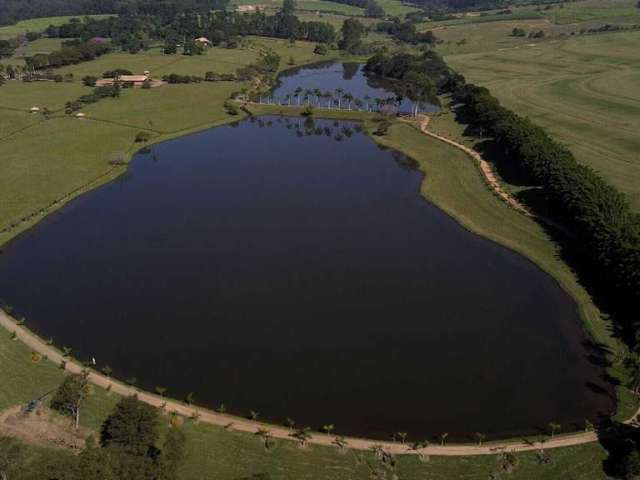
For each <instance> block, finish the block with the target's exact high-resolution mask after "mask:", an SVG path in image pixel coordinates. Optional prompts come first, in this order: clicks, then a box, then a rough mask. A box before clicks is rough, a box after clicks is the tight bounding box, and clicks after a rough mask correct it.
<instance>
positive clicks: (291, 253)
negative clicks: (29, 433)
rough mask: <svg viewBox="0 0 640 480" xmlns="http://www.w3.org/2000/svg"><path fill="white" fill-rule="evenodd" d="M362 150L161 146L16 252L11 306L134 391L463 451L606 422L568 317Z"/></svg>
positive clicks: (347, 136)
mask: <svg viewBox="0 0 640 480" xmlns="http://www.w3.org/2000/svg"><path fill="white" fill-rule="evenodd" d="M358 130H359V129H358V128H357V125H355V124H353V123H350V122H340V123H335V122H330V121H318V120H317V121H315V123H313V122H309V121H307V122H306V124H305V122H304V120H302V119H298V118H275V117H262V118H259V119H257V120H253V121H251V120H245V121H242V122H240V123H239V124H237V125H234V126H224V127H219V128H215V129H212V130H208V131H204V132H201V133H197V134H194V135H189V136H187V137H183V138H179V139H177V140H173V141H169V142H165V143H162V144H159V145H157V146H155V147H153V150H152V151H151V152H149V153H141V154H139V155H137V156H136V157H135V159H134V161H133V163H132V164H131V166H130V168H129V170H128V172H127V173H126V174H125V175H123V176H122V177H121V178H119V179H117V180H115V181H113V182H112V183H110V184H108V185H106V186H104V187H102V188H100V189H97V190H95V191H92V192H90V193H88V194H86V195H84V196H82V197H81V198H80V199H78V200H76V201H74V202H72V203H71V204H70V205H68V206H67V207H65V208H64V209H62V210H61V211H60V213H58V214H55V215H52V216H50V217H49V218H47V219H46V220H44V221H43V222H41V223H40V224H39V225H38V226H36V227H35V228H33V229H32V230H31V231H30V232H28V233H27V234H25V235H22V236H21V237H19V238H18V239H16V240H15V241H13V242H12V243H10V244H9V245H8V246H6V248H5V250H4V252H3V254H2V255H0V297H1V298H2V299H3V300H4V301H5V302H7V303H9V304H11V305H13V306H14V307H15V311H16V315H18V316H22V315H24V316H25V317H26V319H27V325H28V326H29V327H31V328H32V329H34V330H35V331H36V332H38V333H39V334H40V335H42V336H43V337H45V338H48V337H53V338H54V340H55V342H56V344H58V345H67V346H70V347H73V350H74V354H75V355H76V356H77V357H78V358H81V359H87V358H91V357H95V358H96V360H97V363H98V365H99V366H102V365H105V364H109V365H110V366H111V367H113V369H114V372H115V375H116V376H117V377H119V378H122V379H127V378H131V377H137V378H138V384H139V385H141V386H143V387H147V388H151V389H153V387H155V386H156V385H161V386H165V387H167V388H168V389H169V392H170V393H171V394H172V395H173V396H175V397H177V398H182V397H183V396H184V395H185V394H186V393H188V392H191V391H193V392H195V397H196V399H197V400H198V402H199V403H200V404H203V405H207V406H218V405H220V404H221V403H224V404H225V406H226V407H227V409H228V410H229V411H231V412H235V413H239V414H246V413H248V412H249V410H255V411H258V412H260V416H261V418H263V419H267V420H274V421H277V422H282V421H283V420H284V419H285V418H286V417H291V418H293V419H295V420H296V422H297V423H298V424H299V425H309V426H312V427H319V426H321V425H322V424H326V423H332V424H334V425H336V429H337V431H338V432H340V433H344V434H356V435H367V436H374V437H379V438H388V437H389V435H390V434H391V433H392V432H397V431H406V432H408V433H409V437H410V438H412V439H419V438H420V439H421V438H427V437H430V436H431V435H437V434H440V433H441V432H449V433H450V438H454V437H458V438H462V437H464V435H466V434H469V433H472V432H476V431H480V432H485V433H487V434H490V435H492V436H497V435H512V434H520V433H526V432H529V433H530V432H534V431H536V429H537V428H540V427H542V428H544V426H545V425H547V423H548V422H550V421H556V422H560V423H562V424H563V425H564V426H565V428H568V426H569V425H570V424H572V423H576V424H578V423H579V424H582V422H583V420H584V419H585V418H587V417H594V416H595V415H596V414H597V413H598V412H606V411H608V410H610V408H611V407H612V401H611V398H610V396H609V395H608V394H607V391H606V389H607V388H608V387H607V385H606V384H605V383H604V381H603V380H602V379H601V375H602V371H601V370H600V369H599V368H598V367H596V366H594V364H593V363H591V362H590V361H589V360H588V357H589V356H590V355H591V351H590V350H589V349H587V348H586V347H585V346H584V343H585V336H584V334H583V333H582V330H581V327H580V320H579V318H578V314H577V311H576V305H575V303H574V302H573V301H572V299H571V298H570V297H569V296H567V294H566V293H565V292H564V291H563V290H562V289H561V288H560V287H559V286H558V285H557V284H556V282H555V281H554V280H553V279H552V278H551V277H549V276H548V275H546V274H545V273H543V272H542V271H540V270H539V269H538V268H537V267H536V266H534V265H533V264H532V263H531V262H529V261H528V260H526V259H525V258H523V257H522V256H520V255H518V254H516V253H514V252H512V251H510V250H508V249H506V248H503V247H501V246H499V245H496V244H494V243H492V242H489V241H487V240H485V239H483V238H480V237H478V236H476V235H474V234H472V233H469V232H468V231H466V230H465V229H463V228H462V227H460V226H459V225H458V224H457V223H456V222H455V221H454V220H453V219H451V218H450V217H448V216H447V215H445V214H444V213H443V212H442V211H441V210H439V209H438V208H436V207H435V206H433V205H431V204H430V203H428V202H426V201H425V200H424V199H423V198H422V197H421V196H420V194H419V187H420V184H421V181H422V178H423V175H422V173H421V172H419V171H416V170H414V169H413V162H412V161H410V160H409V159H407V158H405V157H403V156H402V155H399V154H397V153H394V152H392V151H389V150H382V149H380V148H379V147H378V146H376V144H375V143H374V142H373V140H372V139H371V138H369V137H368V136H366V135H365V134H363V133H360V132H359V131H358ZM0 368H2V367H1V366H0ZM43 393H44V392H43Z"/></svg>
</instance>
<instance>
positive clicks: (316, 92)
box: [313, 88, 322, 106]
mask: <svg viewBox="0 0 640 480" xmlns="http://www.w3.org/2000/svg"><path fill="white" fill-rule="evenodd" d="M313 94H314V95H315V96H316V104H317V105H318V106H319V105H320V97H321V96H322V92H321V91H320V89H319V88H314V89H313Z"/></svg>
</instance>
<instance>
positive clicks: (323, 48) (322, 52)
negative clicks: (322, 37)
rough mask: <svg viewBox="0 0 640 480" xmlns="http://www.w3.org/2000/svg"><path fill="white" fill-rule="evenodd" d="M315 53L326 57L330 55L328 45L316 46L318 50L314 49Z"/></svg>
mask: <svg viewBox="0 0 640 480" xmlns="http://www.w3.org/2000/svg"><path fill="white" fill-rule="evenodd" d="M313 53H315V54H316V55H326V54H327V53H329V48H328V47H327V46H326V45H324V44H322V43H319V44H318V45H316V48H314V49H313Z"/></svg>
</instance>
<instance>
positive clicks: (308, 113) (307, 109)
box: [301, 105, 313, 117]
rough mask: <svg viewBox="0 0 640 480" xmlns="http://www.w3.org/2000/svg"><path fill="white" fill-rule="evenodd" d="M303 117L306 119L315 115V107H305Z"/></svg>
mask: <svg viewBox="0 0 640 480" xmlns="http://www.w3.org/2000/svg"><path fill="white" fill-rule="evenodd" d="M301 115H302V116H304V117H311V116H312V115H313V106H312V105H307V106H306V107H304V110H302V114H301Z"/></svg>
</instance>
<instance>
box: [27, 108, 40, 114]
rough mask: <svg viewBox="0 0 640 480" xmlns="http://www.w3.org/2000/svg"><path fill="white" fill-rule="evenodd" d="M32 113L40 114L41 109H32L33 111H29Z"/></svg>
mask: <svg viewBox="0 0 640 480" xmlns="http://www.w3.org/2000/svg"><path fill="white" fill-rule="evenodd" d="M29 111H30V112H31V113H38V112H39V111H40V108H38V107H31V110H29Z"/></svg>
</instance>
